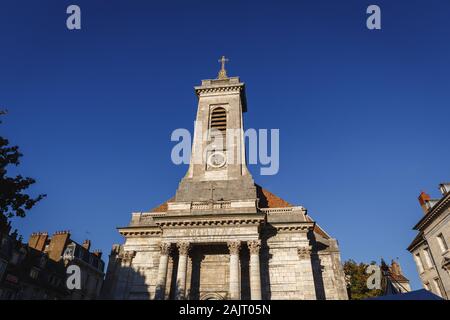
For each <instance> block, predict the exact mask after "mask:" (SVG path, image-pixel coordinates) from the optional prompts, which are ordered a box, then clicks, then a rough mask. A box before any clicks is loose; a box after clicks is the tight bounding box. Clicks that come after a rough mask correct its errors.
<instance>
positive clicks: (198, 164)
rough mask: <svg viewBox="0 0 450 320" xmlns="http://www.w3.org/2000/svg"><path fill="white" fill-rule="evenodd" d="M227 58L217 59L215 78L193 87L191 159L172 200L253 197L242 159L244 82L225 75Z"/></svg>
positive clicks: (244, 105)
mask: <svg viewBox="0 0 450 320" xmlns="http://www.w3.org/2000/svg"><path fill="white" fill-rule="evenodd" d="M227 61H228V59H226V58H225V57H222V58H221V59H220V60H219V62H220V63H221V69H220V71H219V73H218V76H217V78H216V79H209V80H202V83H201V85H200V86H196V87H195V93H196V95H197V97H198V109H197V117H196V121H195V126H194V139H193V143H192V154H191V161H190V165H189V169H188V171H187V173H186V176H185V177H184V178H183V179H182V180H181V182H180V185H179V188H178V190H177V193H176V197H175V201H183V202H184V201H206V200H236V199H256V188H255V185H254V181H253V178H252V176H251V174H250V172H249V171H248V168H247V165H246V160H245V141H244V126H243V113H244V112H246V111H247V101H246V97H245V85H244V83H242V82H241V81H240V79H239V77H228V76H227V72H226V69H225V63H226V62H227Z"/></svg>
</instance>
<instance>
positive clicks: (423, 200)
mask: <svg viewBox="0 0 450 320" xmlns="http://www.w3.org/2000/svg"><path fill="white" fill-rule="evenodd" d="M418 199H419V203H420V206H421V207H422V210H423V213H425V214H427V213H428V210H429V209H430V207H429V204H428V201H430V200H431V198H430V195H429V194H427V193H425V192H423V191H422V192H421V193H420V195H419V198H418Z"/></svg>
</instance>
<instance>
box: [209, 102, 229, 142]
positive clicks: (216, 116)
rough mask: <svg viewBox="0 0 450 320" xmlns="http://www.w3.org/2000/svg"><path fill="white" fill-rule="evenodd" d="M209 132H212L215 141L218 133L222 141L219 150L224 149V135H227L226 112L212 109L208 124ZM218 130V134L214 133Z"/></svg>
mask: <svg viewBox="0 0 450 320" xmlns="http://www.w3.org/2000/svg"><path fill="white" fill-rule="evenodd" d="M209 127H210V130H212V131H211V132H212V134H213V135H215V137H216V141H217V138H219V137H218V136H217V134H218V132H220V133H221V134H222V135H221V137H220V139H221V141H222V147H219V149H224V148H225V145H226V142H225V141H226V133H227V110H225V108H222V107H217V108H214V109H213V110H212V112H211V121H210V124H209ZM216 130H218V132H217V131H216Z"/></svg>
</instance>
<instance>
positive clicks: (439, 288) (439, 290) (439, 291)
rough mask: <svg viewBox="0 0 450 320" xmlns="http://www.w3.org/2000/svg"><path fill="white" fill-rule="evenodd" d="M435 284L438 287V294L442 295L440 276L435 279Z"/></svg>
mask: <svg viewBox="0 0 450 320" xmlns="http://www.w3.org/2000/svg"><path fill="white" fill-rule="evenodd" d="M433 284H434V287H435V288H436V294H437V295H439V296H440V297H442V291H441V286H440V285H439V279H438V278H435V279H433Z"/></svg>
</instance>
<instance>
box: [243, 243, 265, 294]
mask: <svg viewBox="0 0 450 320" xmlns="http://www.w3.org/2000/svg"><path fill="white" fill-rule="evenodd" d="M247 245H248V249H249V251H250V298H251V299H252V300H261V298H262V297H261V274H260V266H259V249H260V248H261V241H260V240H252V241H248V242H247Z"/></svg>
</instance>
